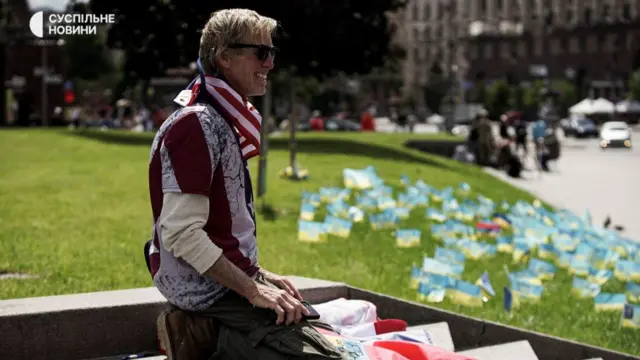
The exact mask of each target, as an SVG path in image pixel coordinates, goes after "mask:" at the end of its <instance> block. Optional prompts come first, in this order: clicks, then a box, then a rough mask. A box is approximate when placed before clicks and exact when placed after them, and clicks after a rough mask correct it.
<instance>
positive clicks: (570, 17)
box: [565, 9, 573, 25]
mask: <svg viewBox="0 0 640 360" xmlns="http://www.w3.org/2000/svg"><path fill="white" fill-rule="evenodd" d="M565 19H566V20H567V25H572V24H573V10H572V9H567V10H566V12H565Z"/></svg>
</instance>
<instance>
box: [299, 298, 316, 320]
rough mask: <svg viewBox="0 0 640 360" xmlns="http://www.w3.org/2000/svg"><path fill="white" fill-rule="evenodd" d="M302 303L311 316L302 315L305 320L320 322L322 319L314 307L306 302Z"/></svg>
mask: <svg viewBox="0 0 640 360" xmlns="http://www.w3.org/2000/svg"><path fill="white" fill-rule="evenodd" d="M301 303H302V305H303V306H304V307H305V308H307V310H308V311H309V315H304V314H303V315H302V318H303V319H305V320H318V319H320V314H318V312H317V311H316V309H314V308H313V306H311V304H309V303H308V302H306V301H301Z"/></svg>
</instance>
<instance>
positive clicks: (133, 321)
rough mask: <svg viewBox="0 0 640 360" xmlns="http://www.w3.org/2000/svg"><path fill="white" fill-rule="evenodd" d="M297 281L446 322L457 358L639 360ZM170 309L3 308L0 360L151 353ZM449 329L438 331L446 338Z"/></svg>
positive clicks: (313, 291)
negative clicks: (506, 353)
mask: <svg viewBox="0 0 640 360" xmlns="http://www.w3.org/2000/svg"><path fill="white" fill-rule="evenodd" d="M290 278H291V280H292V281H293V282H294V283H295V284H296V286H297V287H298V288H299V289H300V291H301V292H302V294H303V296H304V298H305V299H306V300H307V301H309V302H310V303H312V304H313V303H321V302H326V301H329V300H333V299H336V298H339V297H345V298H350V299H361V300H367V301H370V302H372V303H374V304H376V306H377V308H378V315H379V316H380V317H381V318H398V319H403V320H405V321H407V322H408V323H409V325H410V326H417V325H424V324H434V323H443V322H444V323H446V327H447V328H448V330H449V331H450V332H451V335H450V339H449V338H446V339H444V338H443V339H439V340H438V342H442V344H443V346H446V347H451V348H455V349H456V350H457V351H466V350H470V349H476V348H479V347H485V346H492V345H500V344H505V343H510V342H518V341H528V343H529V344H530V346H531V348H532V349H533V351H534V352H535V354H536V356H537V357H538V358H539V359H545V360H556V359H557V360H583V359H587V358H603V359H607V360H622V359H625V360H626V359H634V360H640V358H639V357H634V356H632V355H629V354H622V353H619V352H615V351H609V350H607V349H603V348H599V347H594V346H589V345H585V344H580V343H577V342H573V341H568V340H564V339H560V338H557V337H552V336H546V335H544V334H539V333H535V332H532V331H527V330H522V329H518V328H514V327H510V326H506V325H502V324H498V323H493V322H489V321H483V320H480V319H476V318H471V317H467V316H462V315H459V314H455V313H452V312H448V311H444V310H440V309H437V308H434V307H430V306H426V305H423V304H418V303H414V302H410V301H404V300H400V299H396V298H393V297H390V296H387V295H382V294H377V293H373V292H370V291H366V290H363V289H357V288H353V287H349V286H347V285H345V284H343V283H336V282H329V281H323V280H315V279H308V278H300V277H290ZM166 306H167V303H166V301H165V300H164V298H163V297H162V296H161V295H160V293H159V292H158V291H157V290H156V289H155V288H143V289H131V290H119V291H108V292H99V293H90V294H75V295H63V296H52V297H42V298H28V299H18V300H5V301H0V359H2V360H4V359H11V360H21V359H25V360H26V359H28V360H39V359H51V358H55V359H65V360H76V359H78V360H81V359H97V358H102V359H104V358H108V357H110V356H113V355H116V354H133V353H140V352H143V351H152V350H155V349H157V344H156V329H155V323H156V318H157V316H158V314H159V313H160V312H161V311H162V310H163V309H165V308H166ZM442 325H444V324H437V325H436V324H434V325H433V326H435V327H438V328H441V330H443V329H444V327H443V326H442ZM434 330H435V329H434ZM442 335H447V334H442Z"/></svg>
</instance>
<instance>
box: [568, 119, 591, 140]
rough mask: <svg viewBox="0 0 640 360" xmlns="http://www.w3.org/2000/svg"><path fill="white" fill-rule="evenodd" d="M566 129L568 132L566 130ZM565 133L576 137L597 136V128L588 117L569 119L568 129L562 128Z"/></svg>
mask: <svg viewBox="0 0 640 360" xmlns="http://www.w3.org/2000/svg"><path fill="white" fill-rule="evenodd" d="M567 130H568V131H569V132H567ZM564 131H565V135H567V136H575V137H578V138H586V137H597V136H598V128H597V127H596V124H595V123H594V122H593V121H592V120H591V119H588V118H578V119H572V120H570V121H569V127H568V129H564Z"/></svg>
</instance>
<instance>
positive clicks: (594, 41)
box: [587, 35, 598, 53]
mask: <svg viewBox="0 0 640 360" xmlns="http://www.w3.org/2000/svg"><path fill="white" fill-rule="evenodd" d="M597 51H598V38H597V37H596V36H595V35H589V37H588V38H587V52H590V53H594V52H597Z"/></svg>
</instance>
